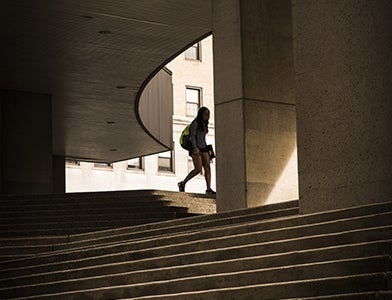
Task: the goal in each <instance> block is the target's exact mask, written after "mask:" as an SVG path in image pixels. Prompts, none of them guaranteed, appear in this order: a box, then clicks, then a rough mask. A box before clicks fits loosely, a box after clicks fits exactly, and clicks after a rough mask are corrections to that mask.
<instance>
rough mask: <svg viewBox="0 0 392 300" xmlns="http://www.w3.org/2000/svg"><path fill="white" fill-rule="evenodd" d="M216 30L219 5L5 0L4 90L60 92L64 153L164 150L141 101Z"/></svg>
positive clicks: (57, 103)
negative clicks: (153, 82)
mask: <svg viewBox="0 0 392 300" xmlns="http://www.w3.org/2000/svg"><path fill="white" fill-rule="evenodd" d="M211 30H212V25H211V0H198V1H195V0H192V1H191V0H171V1H168V0H149V1H120V0H105V1H103V0H100V1H99V0H84V1H83V0H82V1H73V0H69V1H52V0H40V1H23V0H4V1H2V7H1V37H2V47H1V52H2V54H1V81H0V84H1V86H0V87H1V88H2V89H10V90H21V91H28V92H33V93H44V94H50V95H52V113H53V114H52V122H53V152H54V153H53V154H54V155H60V156H66V157H72V158H76V159H83V160H91V161H106V162H114V161H119V160H124V159H127V158H130V157H135V156H139V155H145V154H151V153H156V152H160V151H164V150H166V149H167V148H168V147H170V146H169V145H167V144H164V143H161V142H160V141H159V139H157V138H156V137H154V136H153V135H152V134H151V133H149V132H148V130H147V131H146V127H145V126H144V125H143V123H141V119H140V116H139V111H138V109H137V108H138V102H139V99H140V96H141V94H142V91H143V89H144V87H145V86H146V85H147V83H148V82H149V80H150V79H151V78H153V76H154V75H155V74H156V73H157V72H158V71H159V70H160V69H161V68H162V67H163V66H164V65H165V64H166V63H167V62H169V61H170V60H171V59H172V58H174V57H175V56H176V55H177V54H179V53H180V52H181V51H183V50H184V49H186V48H187V46H190V45H192V44H193V43H194V42H195V41H196V40H198V39H200V38H202V37H204V36H206V35H208V34H210V33H211ZM135 108H136V109H135Z"/></svg>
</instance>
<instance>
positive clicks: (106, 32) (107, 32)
mask: <svg viewBox="0 0 392 300" xmlns="http://www.w3.org/2000/svg"><path fill="white" fill-rule="evenodd" d="M98 33H100V34H109V33H111V32H110V31H109V30H100V31H98Z"/></svg>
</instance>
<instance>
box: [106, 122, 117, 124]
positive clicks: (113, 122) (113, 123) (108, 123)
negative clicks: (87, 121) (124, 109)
mask: <svg viewBox="0 0 392 300" xmlns="http://www.w3.org/2000/svg"><path fill="white" fill-rule="evenodd" d="M106 123H107V124H114V123H115V122H114V121H106Z"/></svg>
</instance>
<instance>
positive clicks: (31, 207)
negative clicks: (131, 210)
mask: <svg viewBox="0 0 392 300" xmlns="http://www.w3.org/2000/svg"><path fill="white" fill-rule="evenodd" d="M171 203H172V201H171V200H167V199H161V200H155V201H152V200H150V199H139V201H128V199H121V201H120V200H117V201H114V199H102V200H101V201H94V202H92V201H79V202H53V203H44V204H42V203H34V204H22V203H21V204H9V205H2V206H1V207H0V209H1V211H2V212H3V213H4V212H5V211H10V212H31V211H47V210H49V211H53V210H63V209H64V210H76V209H88V208H93V209H99V208H101V209H102V208H110V207H140V206H147V207H148V206H167V205H169V204H171Z"/></svg>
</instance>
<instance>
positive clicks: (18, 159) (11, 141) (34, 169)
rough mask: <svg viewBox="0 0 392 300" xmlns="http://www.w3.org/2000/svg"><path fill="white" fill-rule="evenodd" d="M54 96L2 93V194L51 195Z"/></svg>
mask: <svg viewBox="0 0 392 300" xmlns="http://www.w3.org/2000/svg"><path fill="white" fill-rule="evenodd" d="M51 101H52V99H51V96H50V95H45V94H37V93H28V92H20V91H12V90H2V91H1V103H0V105H1V118H0V120H1V164H0V166H1V175H2V176H1V187H2V190H1V193H2V194H34V193H51V192H52V189H53V185H52V180H53V178H52V168H53V165H52V104H51Z"/></svg>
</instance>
